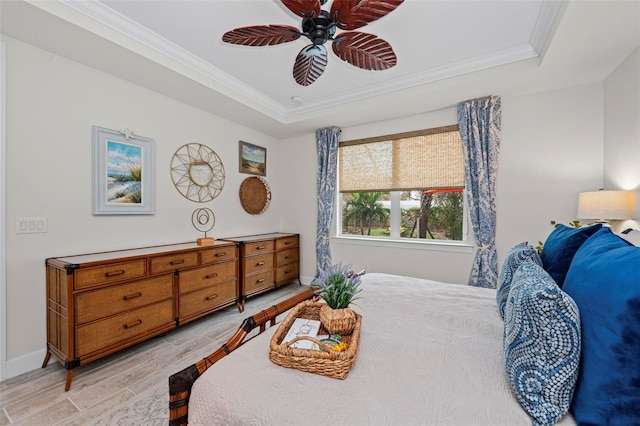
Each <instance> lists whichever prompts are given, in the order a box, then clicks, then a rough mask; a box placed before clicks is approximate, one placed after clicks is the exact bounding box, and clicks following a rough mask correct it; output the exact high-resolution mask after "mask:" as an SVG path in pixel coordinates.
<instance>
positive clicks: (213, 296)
mask: <svg viewBox="0 0 640 426" xmlns="http://www.w3.org/2000/svg"><path fill="white" fill-rule="evenodd" d="M217 297H218V293H216V294H213V295H211V296H207V299H206V300H213V299H216V298H217Z"/></svg>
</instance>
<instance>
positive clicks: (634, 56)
mask: <svg viewBox="0 0 640 426" xmlns="http://www.w3.org/2000/svg"><path fill="white" fill-rule="evenodd" d="M604 114H605V132H604V141H605V145H604V146H605V149H604V187H605V188H606V189H612V190H613V189H623V190H627V191H634V190H635V195H636V196H635V221H627V222H624V223H621V224H619V226H620V227H621V228H623V229H624V228H627V227H633V228H635V229H640V119H639V117H640V47H637V48H636V49H635V50H634V51H633V52H631V54H630V55H629V56H628V57H627V58H626V59H625V60H624V61H623V62H622V63H621V64H620V65H619V66H618V67H617V68H616V69H615V70H614V71H613V72H612V73H611V74H610V75H609V76H608V77H607V78H606V80H605V82H604Z"/></svg>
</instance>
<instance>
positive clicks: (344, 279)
mask: <svg viewBox="0 0 640 426" xmlns="http://www.w3.org/2000/svg"><path fill="white" fill-rule="evenodd" d="M361 282H362V281H361V278H360V276H359V275H356V274H354V273H353V270H352V269H351V265H342V263H339V264H337V265H331V266H330V267H329V268H327V270H324V271H320V274H319V275H318V277H317V278H316V279H314V281H313V282H312V283H311V285H312V286H313V287H316V288H317V290H316V294H317V295H319V296H320V297H321V298H322V299H323V300H324V301H325V302H326V304H324V305H322V307H321V308H320V322H322V325H324V328H326V329H327V331H328V332H329V333H331V334H349V333H350V332H351V331H352V330H353V327H354V326H355V323H356V314H355V312H353V310H351V308H349V304H351V303H352V302H353V301H354V300H356V299H358V298H359V296H358V295H359V294H360V292H361V291H362V289H361V288H360V284H361Z"/></svg>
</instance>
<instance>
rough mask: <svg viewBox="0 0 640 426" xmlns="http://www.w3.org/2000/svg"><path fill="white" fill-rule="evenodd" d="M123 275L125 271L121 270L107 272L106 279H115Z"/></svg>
mask: <svg viewBox="0 0 640 426" xmlns="http://www.w3.org/2000/svg"><path fill="white" fill-rule="evenodd" d="M122 274H124V269H120V270H119V271H112V272H105V273H104V276H105V278H109V277H115V276H117V275H122Z"/></svg>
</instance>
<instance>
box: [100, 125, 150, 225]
mask: <svg viewBox="0 0 640 426" xmlns="http://www.w3.org/2000/svg"><path fill="white" fill-rule="evenodd" d="M92 141H93V146H92V154H93V214H94V215H100V214H154V213H155V194H154V189H155V188H154V183H155V177H154V170H153V166H154V165H153V160H154V141H153V139H149V138H145V137H142V136H138V135H134V134H133V132H131V131H129V130H128V129H127V130H125V131H119V130H111V129H105V128H104V127H98V126H92Z"/></svg>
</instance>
